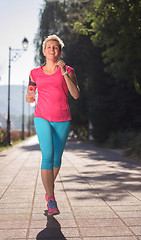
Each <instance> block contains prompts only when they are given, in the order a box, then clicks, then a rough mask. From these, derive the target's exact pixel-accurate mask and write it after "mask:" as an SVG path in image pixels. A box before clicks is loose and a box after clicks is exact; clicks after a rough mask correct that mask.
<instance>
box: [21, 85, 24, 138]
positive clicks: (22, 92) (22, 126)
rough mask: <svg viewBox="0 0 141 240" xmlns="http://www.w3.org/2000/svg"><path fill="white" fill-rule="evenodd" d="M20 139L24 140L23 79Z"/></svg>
mask: <svg viewBox="0 0 141 240" xmlns="http://www.w3.org/2000/svg"><path fill="white" fill-rule="evenodd" d="M21 139H22V140H24V81H23V91H22V136H21Z"/></svg>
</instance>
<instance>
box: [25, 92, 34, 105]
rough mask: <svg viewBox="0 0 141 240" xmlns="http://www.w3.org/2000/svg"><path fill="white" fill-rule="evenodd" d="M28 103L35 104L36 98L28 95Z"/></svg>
mask: <svg viewBox="0 0 141 240" xmlns="http://www.w3.org/2000/svg"><path fill="white" fill-rule="evenodd" d="M26 102H28V103H34V102H35V98H34V97H32V96H30V95H29V94H26Z"/></svg>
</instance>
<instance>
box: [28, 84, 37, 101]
mask: <svg viewBox="0 0 141 240" xmlns="http://www.w3.org/2000/svg"><path fill="white" fill-rule="evenodd" d="M26 102H28V103H33V102H35V90H34V87H32V86H28V89H27V94H26Z"/></svg>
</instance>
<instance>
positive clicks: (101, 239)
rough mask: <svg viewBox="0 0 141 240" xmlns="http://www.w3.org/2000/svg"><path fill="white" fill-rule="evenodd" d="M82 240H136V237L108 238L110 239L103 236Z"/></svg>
mask: <svg viewBox="0 0 141 240" xmlns="http://www.w3.org/2000/svg"><path fill="white" fill-rule="evenodd" d="M84 240H137V238H136V237H133V236H128V237H126V236H121V237H113V236H110V237H105V236H102V237H92V238H89V237H88V238H84Z"/></svg>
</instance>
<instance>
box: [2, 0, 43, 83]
mask: <svg viewBox="0 0 141 240" xmlns="http://www.w3.org/2000/svg"><path fill="white" fill-rule="evenodd" d="M43 2H44V1H43V0H24V1H19V0H12V1H11V0H0V32H1V34H0V86H1V85H7V84H8V64H9V47H11V48H12V49H22V40H23V39H24V37H26V38H27V39H28V41H29V44H28V49H27V51H24V52H23V53H22V55H21V57H20V58H18V60H17V61H15V62H14V61H11V80H10V84H11V85H22V84H23V82H24V84H25V85H26V84H28V77H29V73H30V70H31V69H33V68H34V67H36V65H35V63H34V57H35V47H34V44H33V40H34V37H35V34H36V33H37V30H38V27H39V10H40V9H41V8H42V6H43ZM14 53H15V51H14V50H13V51H12V54H14Z"/></svg>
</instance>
